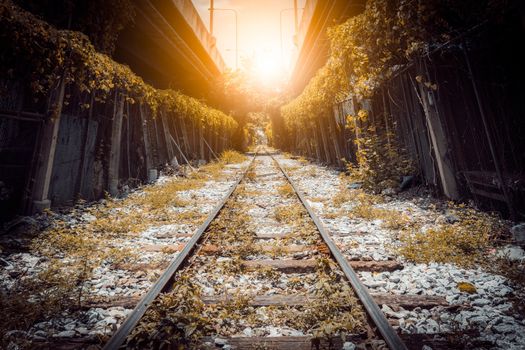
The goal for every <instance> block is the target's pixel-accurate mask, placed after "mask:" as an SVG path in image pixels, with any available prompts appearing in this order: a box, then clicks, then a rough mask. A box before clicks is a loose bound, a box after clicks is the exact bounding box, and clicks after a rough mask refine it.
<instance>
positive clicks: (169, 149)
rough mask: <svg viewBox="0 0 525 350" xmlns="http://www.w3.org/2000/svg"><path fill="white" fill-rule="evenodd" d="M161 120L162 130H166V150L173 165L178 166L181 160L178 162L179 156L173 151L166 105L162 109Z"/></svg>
mask: <svg viewBox="0 0 525 350" xmlns="http://www.w3.org/2000/svg"><path fill="white" fill-rule="evenodd" d="M160 121H161V123H162V130H163V131H164V142H165V143H166V152H167V153H168V161H169V163H170V165H171V166H173V167H177V166H179V162H177V157H175V152H174V151H173V145H172V143H171V134H170V129H169V124H168V123H167V122H166V110H165V107H162V109H161V110H160Z"/></svg>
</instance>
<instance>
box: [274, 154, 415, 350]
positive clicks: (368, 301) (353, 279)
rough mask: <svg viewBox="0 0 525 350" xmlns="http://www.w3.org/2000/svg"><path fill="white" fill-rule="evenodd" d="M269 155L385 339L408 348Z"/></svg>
mask: <svg viewBox="0 0 525 350" xmlns="http://www.w3.org/2000/svg"><path fill="white" fill-rule="evenodd" d="M268 155H269V156H270V157H271V158H272V159H273V161H274V162H275V163H276V164H277V166H278V168H279V169H280V170H281V172H282V173H283V175H284V176H285V177H286V179H287V180H288V182H289V183H290V185H291V186H292V188H293V190H294V191H295V193H296V194H297V197H299V200H300V201H301V203H302V204H303V206H304V207H305V208H306V210H307V211H308V214H309V215H310V217H311V218H312V220H313V221H314V223H315V226H317V229H318V230H319V232H320V233H321V236H322V237H323V240H324V242H325V243H326V245H327V246H328V248H329V249H330V252H331V253H332V256H333V257H334V258H335V259H336V260H337V262H338V263H339V266H340V267H341V269H342V270H343V272H344V274H345V276H346V278H347V279H348V281H349V282H350V284H351V285H352V287H353V288H354V291H355V293H356V294H357V296H358V298H359V300H361V302H362V303H363V306H364V307H365V309H366V311H367V312H368V315H369V316H370V318H371V319H372V321H373V322H374V324H375V325H376V327H377V328H378V330H379V332H380V333H381V335H382V336H383V339H384V340H385V342H386V343H387V345H388V346H389V347H390V349H391V350H407V347H406V345H405V343H404V342H403V341H402V340H401V338H400V337H399V335H398V334H397V332H396V331H395V330H394V329H393V328H392V326H391V325H390V323H388V320H387V319H386V317H385V315H384V314H383V312H382V311H381V309H380V308H379V305H377V303H376V302H375V300H374V299H373V298H372V296H371V295H370V293H369V292H368V289H367V288H366V287H365V286H364V285H363V283H361V281H360V279H359V277H358V276H357V274H356V273H355V271H354V269H353V268H352V267H351V266H350V264H348V261H347V260H346V258H345V257H344V256H343V254H342V253H341V251H340V250H339V248H337V246H336V244H335V243H334V241H333V240H332V239H331V238H330V236H329V235H328V231H327V230H326V228H325V227H324V225H323V223H322V222H321V220H320V219H319V217H318V216H317V215H316V214H315V212H314V211H313V210H312V208H311V207H310V205H309V204H308V202H307V201H306V199H305V197H304V195H303V194H302V193H301V192H300V191H299V188H298V187H297V185H296V184H295V182H293V180H292V179H291V178H290V176H288V174H287V173H286V171H285V170H284V169H283V167H282V166H281V164H280V163H279V162H278V161H277V160H276V159H275V158H274V157H273V155H271V154H269V153H268Z"/></svg>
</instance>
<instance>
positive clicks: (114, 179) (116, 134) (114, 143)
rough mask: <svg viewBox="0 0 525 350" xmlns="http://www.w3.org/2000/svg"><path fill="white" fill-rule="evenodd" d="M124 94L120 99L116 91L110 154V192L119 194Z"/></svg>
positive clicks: (113, 194) (114, 194)
mask: <svg viewBox="0 0 525 350" xmlns="http://www.w3.org/2000/svg"><path fill="white" fill-rule="evenodd" d="M124 100H125V98H124V96H121V98H120V100H119V93H118V92H117V91H115V102H114V108H113V111H114V112H113V121H112V123H111V151H110V154H109V169H108V190H109V194H110V195H112V196H116V195H117V194H118V182H119V166H120V146H121V138H122V117H123V114H124Z"/></svg>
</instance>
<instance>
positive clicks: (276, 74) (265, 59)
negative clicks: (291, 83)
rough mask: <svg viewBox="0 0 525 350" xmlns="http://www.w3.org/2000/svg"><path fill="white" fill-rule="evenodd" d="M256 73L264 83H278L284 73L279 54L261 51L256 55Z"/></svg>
mask: <svg viewBox="0 0 525 350" xmlns="http://www.w3.org/2000/svg"><path fill="white" fill-rule="evenodd" d="M253 73H254V75H255V76H256V78H257V79H258V80H259V81H260V82H261V83H263V84H270V83H276V82H277V81H278V80H279V78H280V77H281V75H282V73H283V67H282V64H281V60H280V58H279V57H278V55H276V54H274V53H273V52H269V51H264V52H260V53H258V54H257V55H256V57H255V62H254V72H253Z"/></svg>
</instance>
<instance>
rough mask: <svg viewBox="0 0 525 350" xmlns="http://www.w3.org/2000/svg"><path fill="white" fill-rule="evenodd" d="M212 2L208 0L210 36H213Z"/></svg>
mask: <svg viewBox="0 0 525 350" xmlns="http://www.w3.org/2000/svg"><path fill="white" fill-rule="evenodd" d="M213 10H214V8H213V0H210V34H211V36H213Z"/></svg>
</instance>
